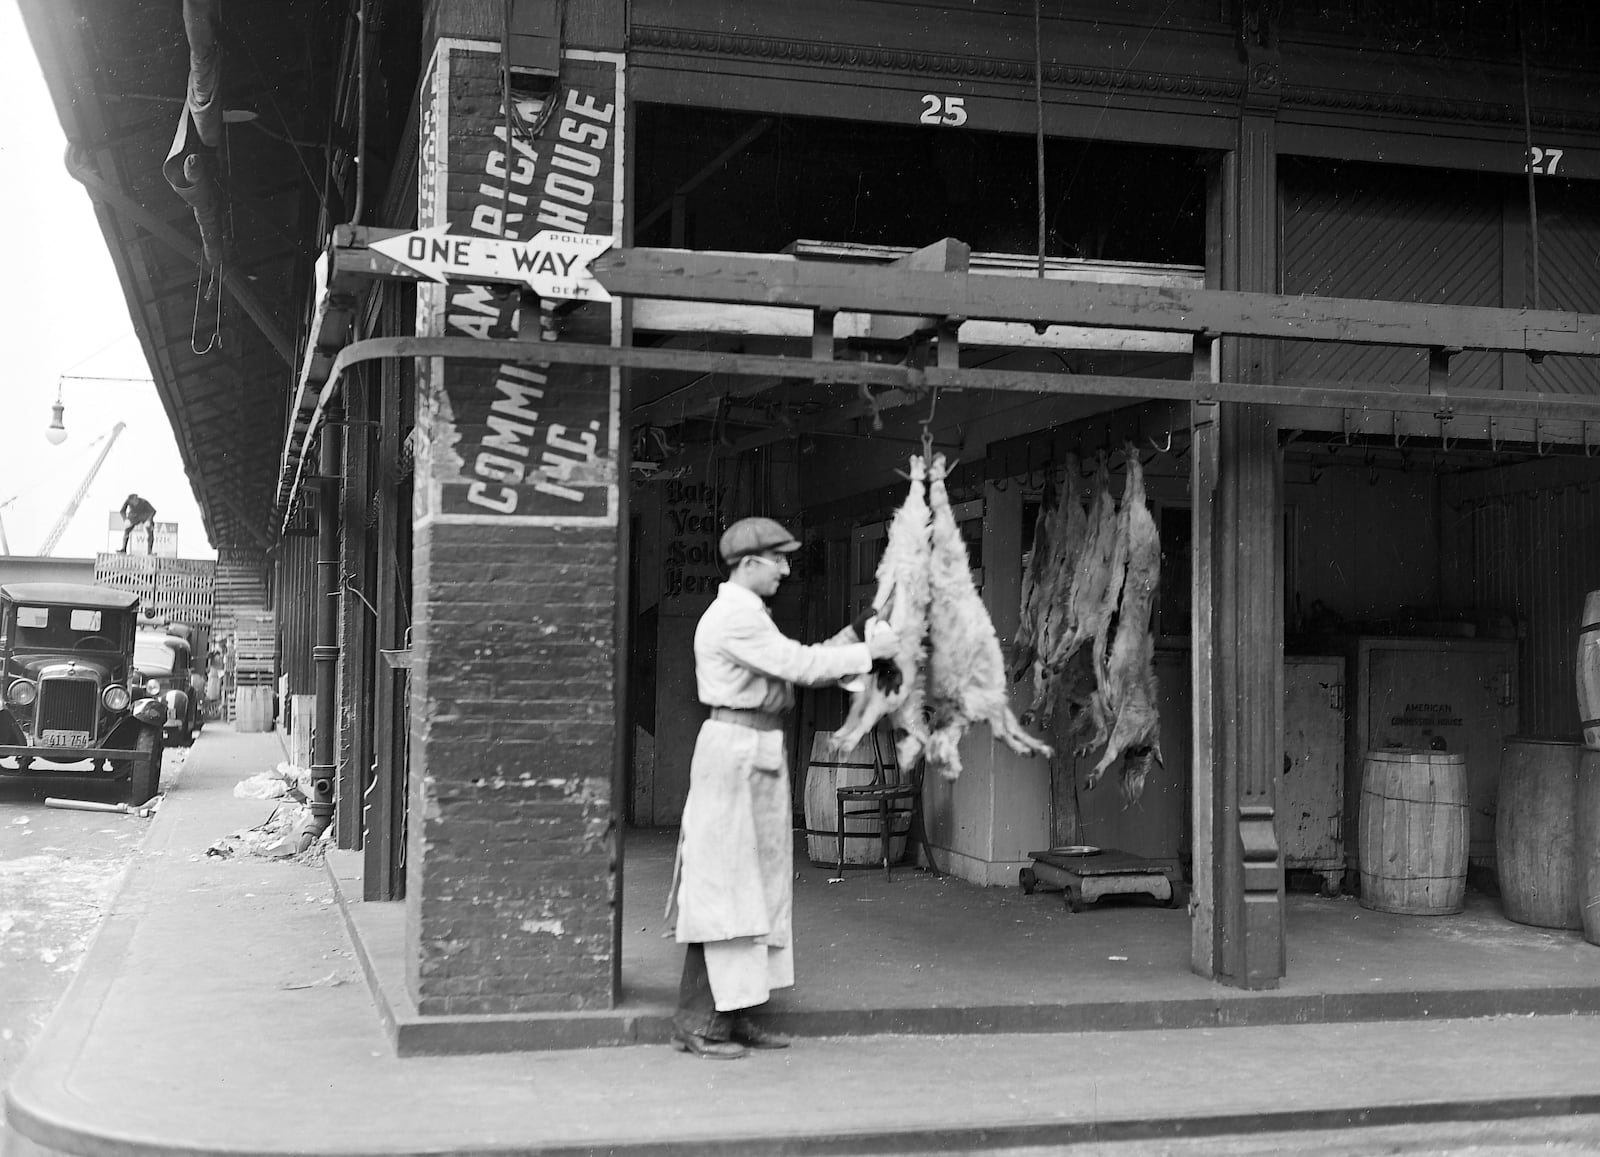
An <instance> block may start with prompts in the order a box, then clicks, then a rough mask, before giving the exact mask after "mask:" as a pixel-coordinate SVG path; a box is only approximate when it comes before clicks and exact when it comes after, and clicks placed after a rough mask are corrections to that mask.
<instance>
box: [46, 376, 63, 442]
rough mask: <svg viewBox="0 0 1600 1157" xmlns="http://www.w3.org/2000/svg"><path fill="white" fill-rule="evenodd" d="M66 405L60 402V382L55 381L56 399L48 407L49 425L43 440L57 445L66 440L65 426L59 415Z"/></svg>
mask: <svg viewBox="0 0 1600 1157" xmlns="http://www.w3.org/2000/svg"><path fill="white" fill-rule="evenodd" d="M65 409H66V407H65V406H63V405H62V403H61V383H60V382H59V381H58V382H56V400H55V404H54V405H52V406H51V407H50V425H49V427H48V428H47V429H46V430H45V432H44V436H45V440H46V441H47V442H49V443H50V445H52V446H59V445H61V443H63V442H65V441H66V440H67V428H66V426H65V425H63V424H62V421H61V415H62V413H63V412H64V411H65Z"/></svg>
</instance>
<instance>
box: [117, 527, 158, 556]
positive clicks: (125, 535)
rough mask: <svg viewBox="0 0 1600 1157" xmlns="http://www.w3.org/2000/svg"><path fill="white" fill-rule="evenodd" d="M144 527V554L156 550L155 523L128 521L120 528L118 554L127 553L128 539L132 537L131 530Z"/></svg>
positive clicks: (152, 552)
mask: <svg viewBox="0 0 1600 1157" xmlns="http://www.w3.org/2000/svg"><path fill="white" fill-rule="evenodd" d="M141 526H142V527H144V550H145V553H146V554H154V553H155V552H156V524H155V523H153V522H130V523H128V524H127V525H126V526H124V527H123V528H122V549H121V550H119V551H118V552H117V553H118V554H127V553H128V540H129V539H131V538H132V537H133V532H134V531H136V530H138V529H139V528H140V527H141Z"/></svg>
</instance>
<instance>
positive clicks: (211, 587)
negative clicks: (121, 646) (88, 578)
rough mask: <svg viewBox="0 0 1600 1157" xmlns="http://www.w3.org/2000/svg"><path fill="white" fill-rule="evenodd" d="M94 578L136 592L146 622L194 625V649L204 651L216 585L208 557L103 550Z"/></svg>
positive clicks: (132, 592)
mask: <svg viewBox="0 0 1600 1157" xmlns="http://www.w3.org/2000/svg"><path fill="white" fill-rule="evenodd" d="M94 581H95V582H96V584H98V585H100V586H106V587H115V588H116V589H117V590H122V591H128V592H130V593H131V594H136V595H138V596H139V608H140V615H141V617H142V618H144V619H145V620H147V621H150V622H154V623H159V624H162V625H166V624H167V623H182V624H184V625H185V626H189V627H193V628H194V629H195V636H196V650H197V651H199V652H200V653H202V654H203V653H204V651H203V648H204V645H205V637H206V635H207V634H208V633H209V632H210V630H211V626H212V611H213V604H214V597H215V586H216V564H215V563H214V562H212V561H211V560H209V559H201V558H165V557H162V556H159V555H156V556H152V555H145V554H110V553H106V554H101V555H98V556H96V558H95V562H94Z"/></svg>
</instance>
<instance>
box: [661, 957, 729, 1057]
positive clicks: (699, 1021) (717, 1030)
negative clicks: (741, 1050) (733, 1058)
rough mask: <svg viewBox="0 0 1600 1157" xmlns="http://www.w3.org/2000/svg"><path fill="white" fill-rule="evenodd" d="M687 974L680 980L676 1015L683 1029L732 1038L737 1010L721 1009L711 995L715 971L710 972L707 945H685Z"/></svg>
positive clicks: (714, 1037)
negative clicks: (707, 966) (712, 975)
mask: <svg viewBox="0 0 1600 1157" xmlns="http://www.w3.org/2000/svg"><path fill="white" fill-rule="evenodd" d="M684 947H685V951H684V954H683V977H682V979H681V980H679V981H678V1011H677V1012H676V1013H675V1014H674V1015H673V1017H672V1024H673V1027H674V1028H676V1029H677V1030H678V1031H679V1032H687V1033H694V1034H695V1035H696V1036H703V1037H706V1038H707V1039H708V1040H728V1039H729V1038H730V1037H731V1036H732V1034H733V1015H734V1014H733V1013H731V1012H718V1011H717V1001H716V998H715V997H714V996H712V994H711V974H710V973H709V972H707V971H706V946H705V945H704V944H688V945H685V946H684Z"/></svg>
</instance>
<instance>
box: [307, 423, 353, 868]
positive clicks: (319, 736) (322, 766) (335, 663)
mask: <svg viewBox="0 0 1600 1157" xmlns="http://www.w3.org/2000/svg"><path fill="white" fill-rule="evenodd" d="M343 417H344V413H343V410H342V409H340V410H338V411H336V412H334V413H331V414H330V421H329V423H328V424H327V425H324V426H323V429H322V444H321V447H320V452H321V460H320V462H319V465H318V471H317V474H318V477H317V479H316V484H317V596H318V599H317V641H316V645H315V646H314V647H312V649H311V655H312V662H313V664H314V670H315V675H316V683H315V688H316V703H315V710H314V712H313V715H312V719H313V723H312V731H311V793H310V795H309V796H308V797H307V799H306V818H305V819H304V820H302V821H301V823H300V827H299V833H298V834H299V837H300V840H299V849H300V851H302V852H303V851H305V850H306V849H308V848H309V847H310V846H311V845H312V844H313V843H315V842H316V841H317V839H318V838H319V837H320V836H321V835H322V833H323V832H325V831H327V830H328V825H330V824H331V823H333V808H334V799H333V781H334V772H335V770H336V766H335V763H334V753H335V750H336V746H335V740H336V738H337V736H336V734H335V730H334V729H335V727H336V726H337V719H338V703H337V702H336V695H337V693H338V678H339V596H340V593H341V592H340V582H339V490H340V486H341V484H342V482H343V476H344V462H343V454H342V450H343V447H342V446H341V445H340V438H341V437H342V435H341V430H342V429H343V426H344V423H343V420H342V419H343Z"/></svg>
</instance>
